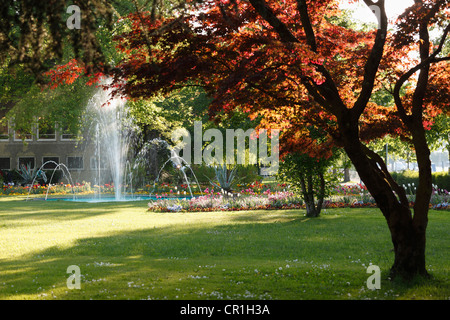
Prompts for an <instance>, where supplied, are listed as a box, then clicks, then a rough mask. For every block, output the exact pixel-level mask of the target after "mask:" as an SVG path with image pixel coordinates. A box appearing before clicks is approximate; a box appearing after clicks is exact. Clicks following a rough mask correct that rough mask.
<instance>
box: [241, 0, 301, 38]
mask: <svg viewBox="0 0 450 320" xmlns="http://www.w3.org/2000/svg"><path fill="white" fill-rule="evenodd" d="M250 3H251V4H252V6H253V8H255V10H256V12H258V13H259V15H260V16H261V17H262V18H263V19H264V20H266V21H267V22H268V23H269V24H270V25H271V26H272V28H273V29H274V30H275V31H276V32H277V33H278V35H279V36H280V38H281V41H282V42H286V43H287V42H294V43H295V42H299V41H298V39H297V38H296V37H295V36H294V35H293V34H292V33H291V31H289V29H288V28H287V27H286V25H285V24H284V23H283V22H281V21H280V19H278V17H277V16H276V15H275V13H274V12H273V11H272V10H271V9H270V8H269V6H268V5H267V4H266V3H265V1H264V0H250Z"/></svg>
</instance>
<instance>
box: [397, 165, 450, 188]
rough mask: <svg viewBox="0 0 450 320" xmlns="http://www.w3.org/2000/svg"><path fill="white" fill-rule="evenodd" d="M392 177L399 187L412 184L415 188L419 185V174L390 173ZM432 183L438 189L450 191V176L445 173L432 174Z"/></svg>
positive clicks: (411, 172) (407, 171)
mask: <svg viewBox="0 0 450 320" xmlns="http://www.w3.org/2000/svg"><path fill="white" fill-rule="evenodd" d="M391 175H392V177H393V178H394V180H395V181H397V183H398V184H399V185H408V183H409V184H413V183H414V185H415V186H417V185H418V184H419V172H418V171H411V170H405V171H401V172H392V173H391ZM432 181H433V184H434V185H437V186H438V188H439V189H445V190H448V191H450V175H449V174H448V173H447V172H445V171H442V172H433V173H432Z"/></svg>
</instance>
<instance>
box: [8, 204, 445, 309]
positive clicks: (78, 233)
mask: <svg viewBox="0 0 450 320" xmlns="http://www.w3.org/2000/svg"><path fill="white" fill-rule="evenodd" d="M23 199H24V198H20V197H9V198H1V199H0V299H94V300H95V299H169V300H174V299H194V300H196V299H199V300H206V299H228V300H230V299H252V300H254V299H258V300H259V299H287V300H291V299H295V300H301V299H333V300H334V299H337V300H341V299H449V298H450V283H449V274H450V258H449V255H448V253H449V247H450V241H449V229H450V228H449V227H450V212H448V211H447V212H445V211H430V215H429V227H428V240H427V267H428V270H429V272H430V273H431V275H432V276H433V277H432V279H431V280H428V281H425V280H423V279H419V280H418V281H416V282H415V283H414V284H413V285H409V286H407V285H405V284H404V283H401V282H394V283H392V282H390V281H389V280H388V279H387V276H388V271H389V268H390V266H391V265H392V263H393V252H392V251H391V249H392V244H391V241H390V234H389V231H388V228H387V225H386V222H385V220H384V218H383V217H382V215H381V213H380V212H379V210H378V209H369V208H364V209H328V210H326V211H323V212H322V215H321V217H319V218H314V219H310V218H306V217H305V216H304V211H303V210H285V211H283V210H260V211H239V212H203V213H154V212H149V211H147V203H146V202H145V201H144V202H124V203H91V204H90V203H74V202H65V201H47V202H46V201H24V200H23ZM370 264H374V265H377V266H379V267H380V269H381V271H382V276H381V279H382V281H381V289H380V290H374V291H372V290H369V289H368V288H367V286H366V281H367V278H368V277H369V276H370V274H368V273H367V272H366V271H367V268H368V266H369V265H370ZM71 265H76V266H78V267H79V268H80V271H81V289H73V290H70V289H68V287H67V278H68V277H69V275H70V274H68V273H67V268H68V267H69V266H71Z"/></svg>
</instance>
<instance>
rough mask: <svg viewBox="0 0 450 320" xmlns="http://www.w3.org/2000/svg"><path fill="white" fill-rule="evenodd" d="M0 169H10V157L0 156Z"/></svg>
mask: <svg viewBox="0 0 450 320" xmlns="http://www.w3.org/2000/svg"><path fill="white" fill-rule="evenodd" d="M0 169H2V170H10V169H11V158H0Z"/></svg>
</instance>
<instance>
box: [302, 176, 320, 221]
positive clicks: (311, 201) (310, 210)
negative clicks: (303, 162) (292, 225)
mask: <svg viewBox="0 0 450 320" xmlns="http://www.w3.org/2000/svg"><path fill="white" fill-rule="evenodd" d="M318 178H319V181H320V190H319V192H318V194H317V204H316V199H315V195H314V182H313V180H314V177H313V176H312V175H311V173H309V174H306V176H303V177H302V178H301V179H300V183H301V187H302V193H303V199H304V200H305V207H306V216H307V217H311V218H316V217H318V216H319V215H320V211H321V210H322V205H323V200H324V195H325V179H324V176H323V174H322V173H318Z"/></svg>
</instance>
